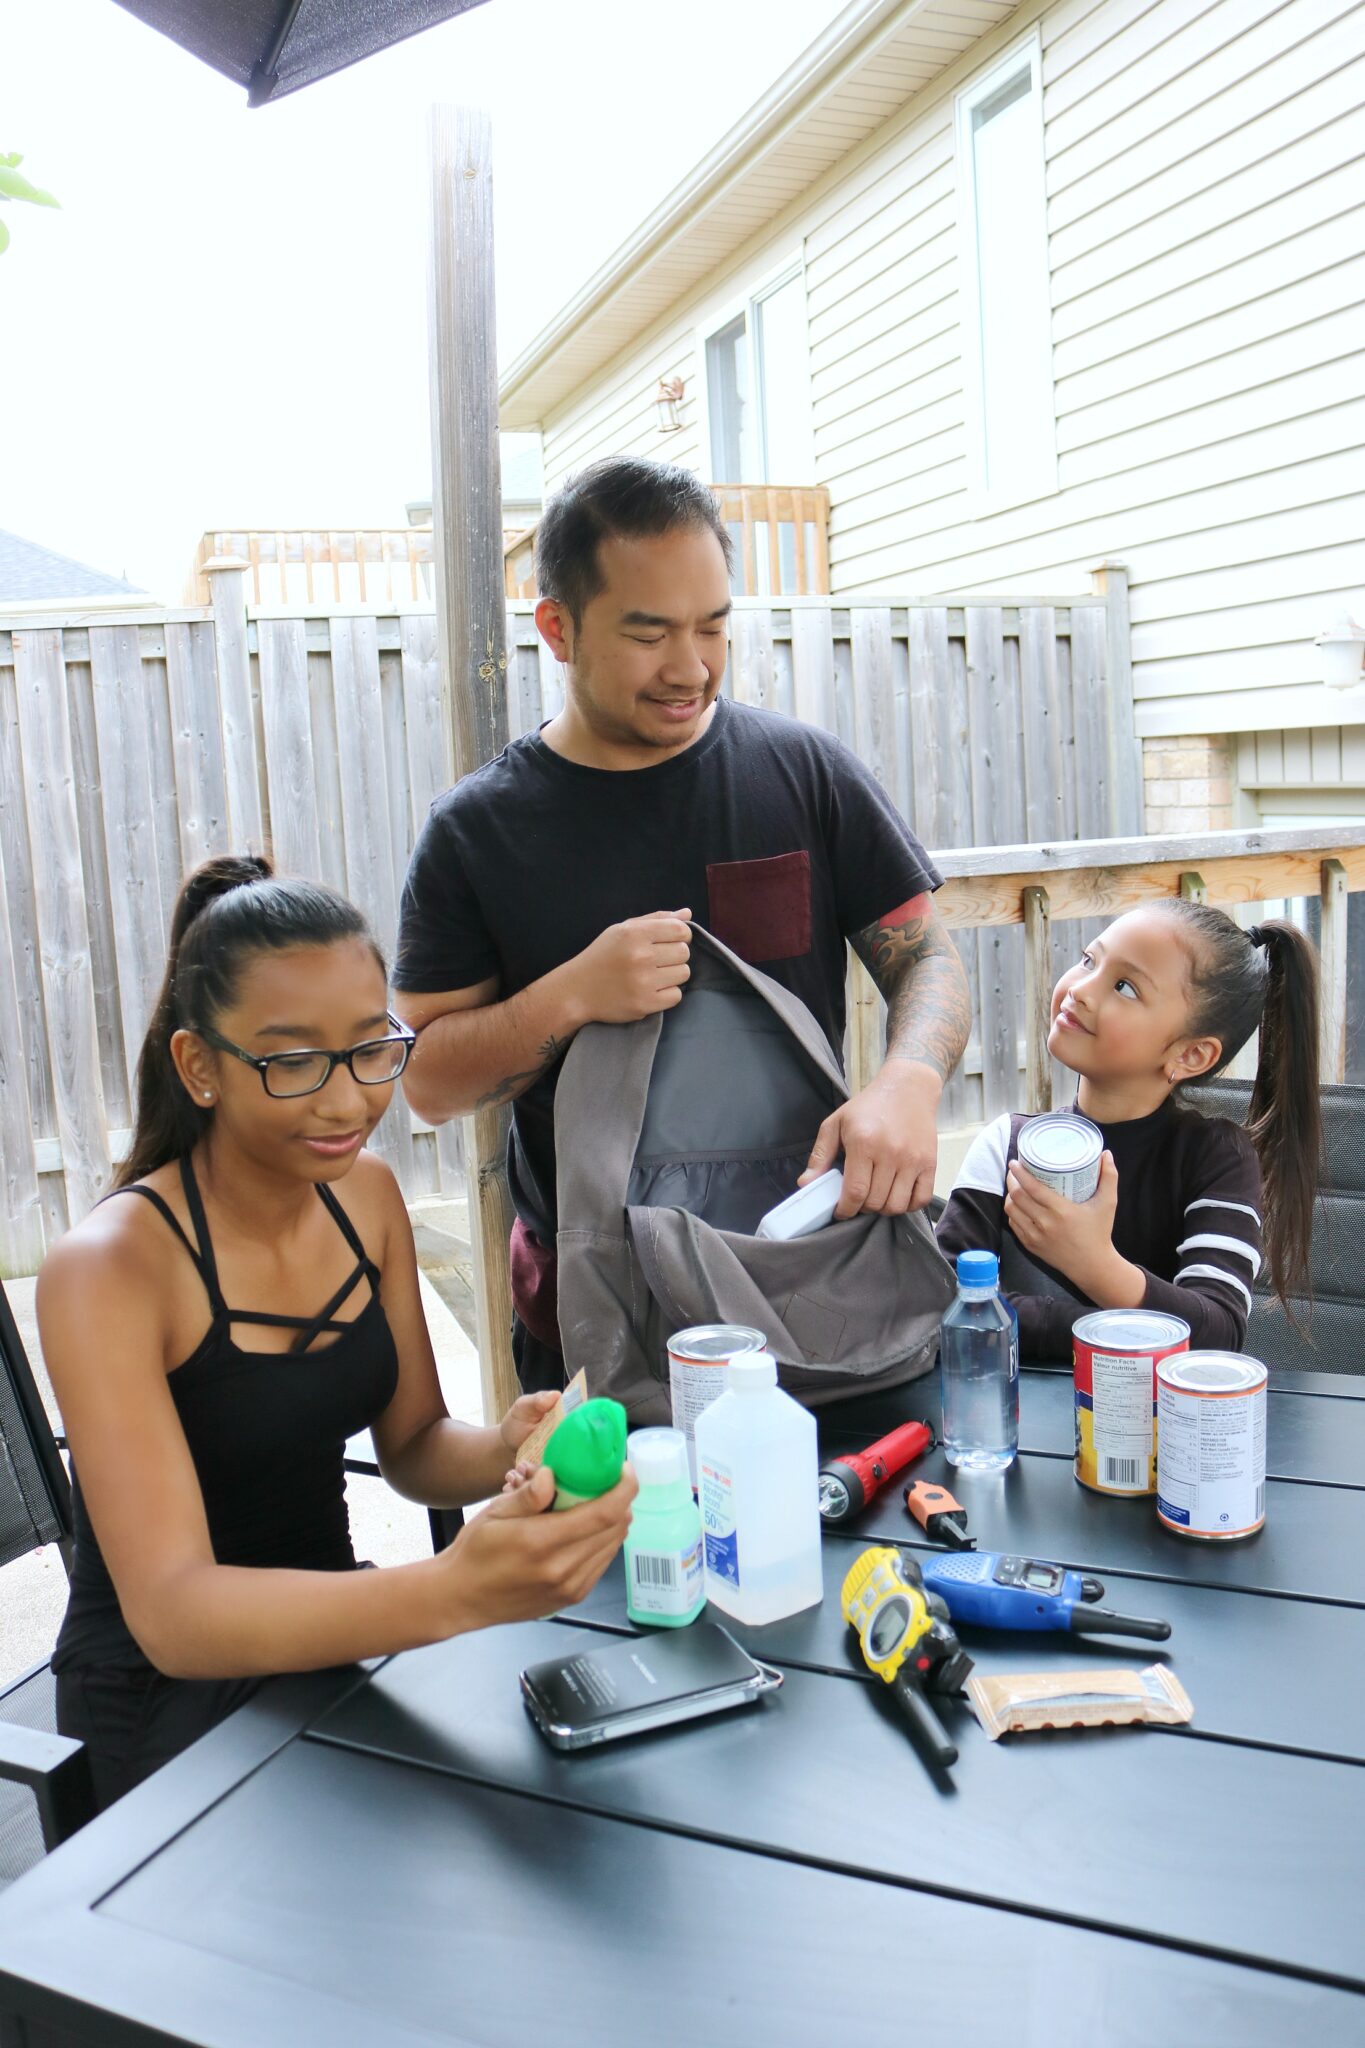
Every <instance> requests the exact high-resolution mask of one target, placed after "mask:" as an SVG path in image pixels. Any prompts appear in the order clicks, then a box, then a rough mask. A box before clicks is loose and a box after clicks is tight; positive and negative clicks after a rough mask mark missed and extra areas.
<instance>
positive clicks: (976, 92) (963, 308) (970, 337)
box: [953, 23, 1059, 518]
mask: <svg viewBox="0 0 1365 2048" xmlns="http://www.w3.org/2000/svg"><path fill="white" fill-rule="evenodd" d="M1025 72H1027V74H1028V79H1029V88H1028V97H1029V98H1030V99H1031V101H1032V105H1033V110H1034V133H1035V136H1036V147H1037V169H1038V183H1037V193H1038V206H1037V209H1036V219H1035V222H1034V226H1033V230H1032V232H1033V233H1034V234H1035V236H1036V242H1037V261H1038V263H1039V264H1040V265H1041V268H1042V274H1043V277H1044V279H1045V281H1046V316H1047V334H1046V356H1047V378H1046V392H1045V394H1044V392H1043V391H1041V390H1040V392H1039V394H1038V396H1039V398H1040V400H1041V399H1042V398H1044V396H1045V398H1046V403H1045V405H1044V407H1043V411H1044V416H1045V418H1046V420H1047V423H1048V433H1047V436H1046V442H1047V446H1046V452H1045V453H1044V454H1043V456H1042V458H1041V459H1040V460H1039V461H1038V462H1037V463H1036V465H1034V466H1033V467H1031V470H1030V473H1029V475H1028V476H1027V477H1026V478H1024V479H1022V480H1020V479H1016V480H1015V481H1014V482H1012V483H1010V484H1008V485H992V484H991V483H990V481H989V476H990V470H989V446H988V434H987V419H986V388H985V377H986V366H985V356H984V350H983V347H982V334H981V290H980V236H979V233H978V219H977V203H976V161H975V152H974V149H973V125H972V117H973V115H974V114H975V113H976V110H977V108H978V107H980V106H982V105H984V104H985V102H986V101H988V100H993V99H995V98H996V97H997V96H998V95H999V94H1000V93H1001V92H1003V91H1004V90H1005V88H1006V87H1007V86H1009V85H1011V84H1012V83H1013V82H1014V81H1015V80H1016V79H1017V78H1019V77H1021V76H1022V75H1023V74H1024V73H1025ZM953 131H954V138H955V151H956V173H957V196H958V209H957V216H958V297H959V307H960V312H959V332H960V335H961V341H962V388H963V399H964V412H965V424H966V441H967V493H968V508H967V509H968V516H969V517H971V518H980V517H984V516H986V515H988V514H990V513H992V512H1003V511H1006V510H1008V509H1010V508H1011V507H1013V506H1016V505H1027V504H1031V503H1033V502H1034V501H1035V500H1036V499H1038V498H1046V497H1050V496H1052V495H1054V494H1055V493H1056V491H1057V490H1058V488H1059V485H1058V480H1057V375H1056V360H1055V343H1054V339H1053V332H1052V312H1053V308H1052V267H1051V248H1050V242H1049V236H1048V224H1047V151H1046V144H1045V137H1044V120H1043V47H1042V34H1041V30H1040V28H1039V26H1038V25H1037V24H1036V23H1035V24H1034V26H1033V28H1032V29H1031V30H1030V31H1029V33H1028V34H1027V35H1026V36H1024V37H1022V38H1021V39H1020V40H1019V41H1018V42H1016V43H1014V44H1012V45H1011V47H1010V48H1009V49H1008V50H1006V51H1004V52H1003V54H1002V55H1001V56H999V57H997V58H996V59H995V61H994V62H993V63H992V64H990V65H989V66H988V67H987V69H986V70H984V71H982V72H979V73H978V74H977V76H976V77H975V78H973V79H972V81H971V83H970V84H969V85H966V86H964V87H963V88H962V90H961V91H960V92H959V93H957V94H956V95H955V96H954V101H953Z"/></svg>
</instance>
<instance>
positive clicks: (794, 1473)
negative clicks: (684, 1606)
mask: <svg viewBox="0 0 1365 2048" xmlns="http://www.w3.org/2000/svg"><path fill="white" fill-rule="evenodd" d="M696 1445H697V1482H698V1487H699V1491H700V1497H701V1526H702V1536H703V1540H704V1543H705V1552H706V1560H705V1574H706V1597H707V1599H708V1600H710V1601H711V1602H712V1603H713V1604H714V1605H715V1606H716V1607H719V1608H722V1609H723V1610H724V1612H725V1613H726V1614H730V1615H733V1616H734V1618H735V1620H736V1621H743V1622H749V1623H751V1624H755V1625H758V1624H761V1623H763V1622H767V1621H781V1620H782V1618H783V1617H784V1615H788V1614H799V1613H800V1612H801V1610H802V1609H803V1608H805V1607H815V1606H818V1605H819V1602H820V1600H821V1599H822V1597H823V1595H824V1580H823V1578H822V1576H821V1570H820V1481H819V1463H820V1461H819V1457H818V1454H817V1451H816V1447H815V1418H814V1417H813V1416H811V1415H808V1414H807V1413H806V1411H805V1409H804V1408H803V1407H801V1405H800V1403H799V1402H796V1401H793V1400H792V1398H791V1396H790V1394H784V1393H783V1392H782V1391H781V1389H780V1388H779V1386H778V1384H777V1365H776V1362H775V1361H774V1360H773V1359H772V1358H769V1357H768V1356H767V1355H766V1354H764V1353H762V1352H756V1353H753V1354H750V1355H748V1356H745V1357H742V1358H736V1359H734V1360H732V1362H731V1363H730V1365H729V1366H728V1367H727V1368H726V1387H725V1392H724V1393H723V1394H722V1395H721V1397H720V1399H719V1400H718V1401H714V1402H713V1403H712V1404H711V1406H710V1407H709V1408H708V1409H706V1410H705V1412H704V1413H703V1414H701V1415H699V1416H698V1417H697V1425H696Z"/></svg>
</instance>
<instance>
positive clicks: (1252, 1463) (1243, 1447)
mask: <svg viewBox="0 0 1365 2048" xmlns="http://www.w3.org/2000/svg"><path fill="white" fill-rule="evenodd" d="M1157 1407H1158V1421H1159V1428H1160V1443H1161V1468H1160V1479H1159V1482H1158V1487H1157V1496H1158V1497H1157V1511H1158V1513H1159V1514H1161V1515H1162V1516H1163V1517H1164V1519H1165V1520H1167V1521H1169V1522H1174V1523H1175V1524H1176V1526H1177V1527H1178V1528H1181V1529H1188V1530H1189V1531H1190V1533H1191V1534H1192V1535H1207V1536H1224V1535H1233V1534H1236V1533H1237V1532H1238V1531H1240V1530H1245V1529H1250V1528H1254V1527H1255V1526H1256V1524H1257V1523H1258V1522H1259V1521H1260V1520H1261V1519H1262V1517H1263V1515H1264V1513H1265V1395H1264V1393H1263V1392H1260V1391H1258V1392H1256V1393H1248V1394H1245V1395H1242V1394H1237V1395H1222V1396H1219V1397H1217V1398H1210V1397H1208V1396H1200V1395H1197V1394H1186V1393H1182V1392H1178V1391H1177V1390H1176V1389H1175V1388H1173V1387H1165V1386H1163V1387H1161V1388H1160V1389H1159V1390H1158V1394H1157Z"/></svg>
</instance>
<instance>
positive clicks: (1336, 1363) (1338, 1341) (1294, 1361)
mask: <svg viewBox="0 0 1365 2048" xmlns="http://www.w3.org/2000/svg"><path fill="white" fill-rule="evenodd" d="M1183 1099H1184V1100H1185V1101H1187V1102H1189V1103H1191V1104H1192V1105H1193V1106H1194V1107H1195V1108H1197V1109H1201V1110H1202V1111H1203V1112H1204V1114H1205V1115H1206V1116H1225V1117H1228V1118H1230V1119H1231V1121H1232V1122H1233V1123H1238V1124H1244V1123H1245V1122H1246V1116H1247V1109H1248V1106H1249V1104H1250V1101H1251V1084H1250V1082H1248V1081H1206V1082H1204V1083H1202V1084H1200V1085H1197V1086H1195V1087H1192V1088H1189V1089H1187V1090H1186V1091H1185V1094H1184V1098H1183ZM1322 1123H1323V1162H1322V1180H1321V1184H1320V1187H1319V1192H1318V1207H1317V1214H1316V1216H1315V1218H1314V1223H1313V1245H1312V1257H1311V1261H1310V1280H1311V1286H1312V1294H1311V1296H1310V1295H1308V1294H1306V1293H1304V1294H1295V1295H1292V1296H1291V1297H1290V1305H1291V1307H1292V1309H1293V1312H1294V1320H1293V1321H1291V1320H1290V1318H1289V1317H1288V1316H1287V1315H1286V1314H1285V1312H1284V1309H1283V1308H1282V1307H1281V1305H1280V1303H1279V1302H1278V1301H1277V1300H1276V1298H1275V1296H1274V1295H1273V1294H1272V1293H1271V1291H1270V1281H1269V1276H1268V1274H1267V1272H1266V1270H1265V1268H1264V1267H1262V1269H1261V1273H1260V1275H1259V1277H1258V1279H1257V1282H1256V1286H1255V1289H1254V1291H1253V1302H1252V1310H1251V1320H1250V1322H1249V1323H1248V1325H1247V1334H1246V1346H1245V1348H1246V1350H1247V1352H1248V1353H1249V1354H1250V1356H1251V1357H1253V1358H1259V1359H1261V1360H1262V1361H1263V1362H1264V1363H1265V1364H1266V1365H1277V1366H1280V1367H1282V1368H1285V1369H1289V1370H1293V1371H1296V1372H1343V1373H1347V1372H1349V1373H1359V1372H1365V1088H1360V1087H1354V1086H1346V1085H1339V1084H1338V1085H1332V1086H1328V1087H1325V1088H1324V1089H1323V1090H1322ZM1295 1323H1297V1324H1298V1328H1295Z"/></svg>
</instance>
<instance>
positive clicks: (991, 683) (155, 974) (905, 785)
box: [0, 566, 1140, 1273]
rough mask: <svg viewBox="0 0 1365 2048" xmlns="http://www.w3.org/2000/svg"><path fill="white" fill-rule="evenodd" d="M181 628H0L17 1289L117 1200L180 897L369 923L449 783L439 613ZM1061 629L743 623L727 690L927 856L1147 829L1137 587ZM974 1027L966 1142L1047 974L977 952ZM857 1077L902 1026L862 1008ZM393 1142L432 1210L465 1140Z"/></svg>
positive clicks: (0, 935) (389, 898) (392, 1118)
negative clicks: (268, 901)
mask: <svg viewBox="0 0 1365 2048" xmlns="http://www.w3.org/2000/svg"><path fill="white" fill-rule="evenodd" d="M208 573H209V577H210V581H211V584H212V603H211V605H210V606H209V607H207V608H202V607H201V608H195V609H190V610H182V611H174V610H173V611H165V612H162V611H158V612H136V613H128V612H126V611H123V612H119V613H117V614H108V615H104V616H102V615H101V614H99V613H98V612H93V611H92V612H87V613H82V614H70V613H68V614H65V615H61V616H46V617H44V616H37V615H35V616H34V617H33V618H32V619H25V620H23V621H20V620H16V619H13V618H11V619H9V620H7V621H6V630H4V631H0V883H2V884H3V887H4V900H5V906H6V910H5V916H4V918H3V919H0V1179H3V1202H2V1203H0V1272H3V1273H20V1272H32V1271H33V1270H34V1268H35V1266H36V1265H37V1263H38V1260H39V1259H40V1257H41V1254H42V1251H43V1248H44V1245H45V1244H46V1243H48V1242H50V1241H51V1240H52V1238H53V1237H54V1236H56V1235H58V1234H60V1232H61V1231H62V1230H63V1229H65V1228H66V1227H67V1225H68V1223H69V1222H71V1221H74V1220H75V1219H76V1218H78V1217H79V1216H81V1215H83V1214H84V1213H85V1212H86V1210H87V1209H88V1208H89V1207H90V1205H91V1203H92V1202H94V1201H95V1200H96V1199H98V1197H99V1195H100V1194H101V1193H102V1192H103V1191H104V1190H105V1188H107V1186H108V1185H109V1180H110V1176H111V1172H112V1164H113V1162H114V1160H115V1159H117V1158H118V1157H119V1156H120V1155H121V1151H122V1148H123V1146H124V1145H125V1144H126V1141H127V1132H128V1127H129V1125H130V1123H131V1117H132V1089H133V1066H134V1063H135V1060H136V1056H137V1050H138V1047H139V1045H140V1042H141V1039H142V1035H143V1031H144V1029H145V1024H146V1019H147V1017H148V1015H149V1013H150V1009H151V1006H152V1002H153V999H154V996H155V992H156V988H157V985H158V982H159V978H160V973H161V967H162V963H163V959H164V952H165V939H166V931H167V927H168V923H169V917H170V910H171V906H172V903H173V901H174V896H175V890H176V887H177V884H178V881H179V878H180V876H181V874H182V873H183V872H184V871H185V869H186V868H188V867H190V866H192V865H193V864H194V863H195V862H197V861H199V860H201V859H203V858H204V857H205V856H206V855H208V854H210V853H215V852H223V851H227V850H243V849H263V848H266V847H269V849H270V851H271V852H272V854H273V857H274V859H275V861H276V863H277V864H278V865H279V867H280V868H281V869H282V870H285V871H289V872H295V873H302V874H311V875H318V876H320V877H321V878H322V879H324V880H326V881H328V882H330V883H332V884H333V885H334V886H336V887H338V888H340V889H342V890H344V891H345V892H346V893H347V894H348V895H350V896H351V897H352V898H354V900H355V901H356V902H358V903H359V904H360V905H361V906H362V907H363V908H364V909H365V911H366V912H367V914H368V915H369V916H370V918H371V919H372V920H373V923H374V925H375V927H376V930H377V931H378V933H379V935H380V938H381V942H382V943H383V944H384V946H385V948H386V950H387V951H388V952H389V953H390V954H391V953H392V947H393V939H394V928H395V923H396V914H397V902H398V893H399V889H400V887H401V882H402V877H403V873H404V870H405V867H406V863H407V859H408V854H409V852H410V849H411V846H412V843H413V840H414V837H415V835H416V832H417V830H418V829H419V827H420V825H421V822H422V820H423V818H424V816H425V814H426V810H427V807H428V805H429V804H430V802H431V800H432V798H433V797H434V796H435V795H436V794H437V793H438V792H439V791H440V790H442V789H444V788H445V787H447V786H448V784H449V782H450V780H451V778H452V768H451V760H452V747H451V738H450V730H449V724H448V720H447V717H446V713H445V707H444V705H443V703H442V698H441V689H440V675H439V663H438V659H437V639H436V622H435V618H434V614H433V613H432V612H431V611H430V610H429V609H423V610H418V609H406V608H404V609H399V610H396V611H393V612H387V613H386V612H379V613H376V612H375V611H368V612H364V613H356V612H342V611H334V612H330V613H326V614H309V615H307V616H303V615H298V614H290V615H287V616H283V615H278V613H274V614H272V611H271V610H270V609H269V608H260V609H256V610H253V611H249V610H248V577H249V575H250V571H249V569H246V568H244V567H241V566H237V567H231V566H226V567H222V568H218V569H211V570H210V571H209V572H208ZM1103 580H1104V581H1105V582H1106V583H1107V588H1101V589H1100V590H1098V591H1096V592H1095V593H1093V594H1090V595H1084V596H1075V597H1071V598H1068V599H1064V600H1058V601H1056V602H1055V603H1049V602H1046V601H1042V600H1037V601H1034V600H1030V601H1029V602H1027V603H1025V604H1020V605H1008V604H991V605H982V604H974V603H970V602H966V601H961V602H954V601H952V600H949V601H946V602H936V603H932V604H927V603H919V602H918V601H916V602H907V601H906V600H905V599H901V600H899V601H896V600H895V599H894V598H893V599H889V600H887V601H885V602H880V603H879V602H869V603H866V604H857V605H835V606H833V607H831V605H830V604H829V602H828V600H819V599H806V600H792V601H790V602H785V603H783V604H780V605H777V606H769V605H768V604H766V603H764V602H761V601H755V600H740V601H739V603H738V604H737V607H736V613H735V619H734V627H733V651H732V657H731V664H730V672H729V675H728V677H727V688H728V689H730V690H731V691H732V693H733V695H734V696H735V697H736V698H737V699H739V700H740V701H743V702H746V703H754V704H766V705H769V706H772V707H773V708H775V709H777V710H780V711H786V712H789V713H792V714H794V715H795V716H797V717H800V718H804V719H807V720H810V721H812V722H814V723H816V724H820V725H823V726H825V727H827V728H828V729H829V730H831V731H833V732H837V733H838V734H839V735H840V736H841V737H842V738H844V739H845V740H846V741H847V742H848V743H849V745H850V746H852V747H853V749H854V750H855V751H856V752H857V753H858V754H859V755H860V756H861V757H862V759H864V760H865V761H866V762H867V763H868V764H869V766H870V767H871V768H872V770H873V772H874V774H876V775H877V776H878V777H879V779H880V780H881V781H882V783H883V785H884V787H885V788H886V789H887V791H888V794H889V795H890V796H891V798H892V800H893V801H894V802H895V803H896V805H897V806H898V808H899V809H900V810H901V811H902V812H903V813H904V814H905V815H906V816H907V817H908V818H910V819H911V821H912V822H913V823H914V824H915V826H916V828H917V830H918V832H919V835H920V837H921V839H922V840H923V841H924V842H925V843H926V844H927V845H930V846H934V845H937V846H964V845H975V846H978V847H980V846H988V845H990V844H992V843H994V842H999V841H1002V840H1004V841H1017V840H1022V839H1051V840H1063V839H1070V838H1074V837H1076V836H1078V835H1080V836H1084V837H1103V836H1109V835H1123V834H1130V833H1133V832H1135V831H1136V830H1137V829H1138V826H1139V822H1140V821H1139V818H1138V800H1139V779H1138V761H1137V749H1136V742H1135V741H1134V739H1133V737H1132V712H1131V701H1130V696H1129V688H1128V671H1127V617H1126V587H1125V585H1124V584H1123V581H1122V577H1121V574H1120V575H1119V576H1117V577H1116V576H1115V575H1114V574H1113V572H1110V574H1109V575H1108V577H1107V578H1105V579H1103ZM531 611H532V607H531V605H530V604H529V603H528V602H525V601H520V602H516V603H513V604H512V605H510V606H509V617H508V636H507V641H508V675H507V688H508V710H509V723H510V729H511V732H512V734H513V735H514V736H515V735H516V734H518V733H522V732H526V731H529V730H533V729H534V728H535V726H536V725H537V724H538V723H539V721H540V720H541V719H543V718H546V717H549V716H550V715H552V714H553V712H554V711H555V710H556V709H557V707H558V705H559V704H560V703H561V702H562V680H561V677H560V673H559V670H558V667H557V665H556V664H555V663H554V661H553V660H552V659H551V657H550V655H549V651H548V649H546V648H545V646H544V645H543V643H542V642H540V641H539V640H538V637H537V636H536V634H535V628H534V623H533V621H532V618H531ZM958 937H959V945H960V947H961V950H962V951H963V955H964V959H965V961H966V965H967V968H968V973H969V976H970V978H971V980H972V983H973V988H974V990H975V991H976V995H977V1013H978V1018H979V1020H980V1021H979V1028H978V1030H977V1032H976V1034H975V1036H974V1040H973V1045H972V1049H971V1051H970V1052H969V1055H968V1060H967V1062H966V1068H967V1071H966V1073H965V1074H964V1075H963V1076H962V1077H960V1078H959V1079H958V1080H956V1081H955V1082H954V1083H953V1084H952V1085H951V1088H950V1091H949V1098H948V1100H947V1102H946V1104H945V1110H944V1118H945V1127H951V1126H952V1125H955V1124H963V1123H968V1122H974V1121H976V1120H978V1119H979V1118H980V1117H981V1116H982V1115H983V1114H992V1113H994V1112H995V1110H996V1109H998V1108H1003V1107H1005V1106H1007V1105H1008V1104H1011V1103H1013V1102H1015V1101H1017V1100H1018V1098H1019V1091H1020V1072H1021V1058H1022V1046H1021V1039H1020V1029H1021V1022H1020V1020H1021V1018H1022V1016H1023V1008H1022V1002H1023V990H1024V949H1023V942H1022V934H1021V932H1020V931H1019V930H1018V929H1017V928H1011V927H1009V926H1007V925H988V926H983V927H981V928H979V929H977V928H972V929H970V930H966V929H964V930H963V931H962V932H961V933H960V934H959V935H958ZM854 1019H855V1024H854V1029H853V1031H852V1033H851V1048H850V1049H851V1056H852V1059H853V1063H854V1066H855V1069H857V1068H858V1067H859V1063H860V1062H861V1064H862V1066H864V1067H865V1066H866V1065H867V1064H868V1063H870V1061H871V1060H872V1059H873V1058H874V1057H875V1046H876V1037H877V1032H878V1028H879V1026H878V1006H877V1002H876V998H875V996H872V995H870V992H869V989H868V987H867V986H866V984H865V983H863V984H860V985H855V987H854ZM375 1142H376V1144H377V1147H378V1149H380V1150H381V1151H383V1152H384V1153H385V1155H386V1156H387V1157H388V1158H389V1160H390V1161H391V1163H392V1164H393V1166H394V1168H395V1170H396V1171H397V1173H398V1175H399V1177H400V1180H401V1181H402V1184H403V1187H404V1190H405V1192H406V1193H407V1195H408V1197H409V1199H410V1200H411V1199H416V1198H420V1197H421V1196H423V1195H425V1194H436V1193H440V1192H446V1191H451V1192H453V1191H454V1190H455V1189H456V1188H457V1187H458V1186H459V1185H461V1183H462V1163H461V1149H460V1141H459V1136H458V1133H457V1131H456V1130H455V1129H454V1128H453V1127H452V1128H449V1129H446V1130H442V1131H439V1132H433V1131H430V1130H428V1129H427V1128H426V1127H425V1126H424V1125H422V1124H421V1123H420V1122H418V1121H417V1120H415V1119H413V1118H412V1117H411V1115H410V1114H409V1113H408V1112H407V1110H406V1106H405V1105H403V1104H402V1103H401V1101H396V1102H395V1105H394V1107H393V1109H391V1110H390V1112H389V1114H388V1116H387V1117H386V1118H385V1119H384V1122H383V1124H382V1125H381V1126H380V1128H379V1131H378V1132H377V1133H376V1139H375Z"/></svg>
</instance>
